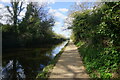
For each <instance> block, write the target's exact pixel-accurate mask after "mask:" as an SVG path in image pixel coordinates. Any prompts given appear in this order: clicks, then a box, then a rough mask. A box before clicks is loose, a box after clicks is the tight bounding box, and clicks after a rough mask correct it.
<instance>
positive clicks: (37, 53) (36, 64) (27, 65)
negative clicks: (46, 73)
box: [2, 41, 67, 80]
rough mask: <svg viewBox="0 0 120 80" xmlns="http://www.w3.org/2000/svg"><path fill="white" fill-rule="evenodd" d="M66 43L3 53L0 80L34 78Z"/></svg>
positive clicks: (30, 79)
mask: <svg viewBox="0 0 120 80" xmlns="http://www.w3.org/2000/svg"><path fill="white" fill-rule="evenodd" d="M66 43H67V41H66V42H63V43H62V44H59V45H57V46H55V45H54V46H51V48H30V49H28V48H27V49H20V50H19V49H17V50H14V51H9V53H5V54H3V68H2V77H3V79H2V80H35V77H36V75H37V74H38V73H39V72H41V71H42V69H43V68H44V67H45V66H46V65H48V63H49V62H50V61H51V60H52V59H53V58H54V56H55V55H56V54H58V53H59V51H61V49H62V48H63V47H64V46H65V44H66Z"/></svg>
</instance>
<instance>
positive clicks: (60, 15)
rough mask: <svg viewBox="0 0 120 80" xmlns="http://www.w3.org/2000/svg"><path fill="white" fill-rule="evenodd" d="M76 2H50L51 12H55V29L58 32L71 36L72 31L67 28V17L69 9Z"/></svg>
mask: <svg viewBox="0 0 120 80" xmlns="http://www.w3.org/2000/svg"><path fill="white" fill-rule="evenodd" d="M73 4H74V2H55V3H53V4H50V5H49V6H50V10H49V12H50V13H52V14H53V16H54V17H55V20H56V21H55V26H54V27H53V30H54V31H55V32H56V33H58V34H62V35H64V36H66V37H70V35H71V31H70V30H67V27H68V26H67V24H66V23H65V22H66V19H67V18H68V13H69V9H70V8H71V6H72V5H73Z"/></svg>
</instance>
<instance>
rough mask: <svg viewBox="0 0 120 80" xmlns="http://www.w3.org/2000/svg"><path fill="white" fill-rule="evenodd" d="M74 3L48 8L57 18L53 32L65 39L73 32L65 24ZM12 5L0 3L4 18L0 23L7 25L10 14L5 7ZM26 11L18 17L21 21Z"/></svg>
mask: <svg viewBox="0 0 120 80" xmlns="http://www.w3.org/2000/svg"><path fill="white" fill-rule="evenodd" d="M73 4H74V2H52V3H51V2H50V3H49V4H48V5H47V7H48V8H49V11H48V12H49V13H50V14H51V15H53V16H54V18H55V25H54V26H53V29H52V30H53V31H54V32H55V33H57V34H61V35H63V36H65V37H67V38H68V37H70V35H71V31H70V30H67V29H66V28H67V24H66V23H65V20H66V19H67V18H68V17H67V16H68V12H69V9H70V8H71V5H73ZM8 5H10V2H8V1H4V0H2V1H0V8H2V10H0V14H1V15H2V16H4V17H2V19H0V22H1V23H3V24H5V23H6V20H8V18H6V17H5V15H9V12H8V11H7V9H6V8H5V6H8ZM23 6H24V7H26V6H27V2H26V3H25V4H24V5H23ZM25 11H26V9H24V11H23V12H21V13H20V16H19V17H18V18H19V19H22V18H23V17H24V15H25Z"/></svg>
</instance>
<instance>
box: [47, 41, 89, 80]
mask: <svg viewBox="0 0 120 80" xmlns="http://www.w3.org/2000/svg"><path fill="white" fill-rule="evenodd" d="M53 78H54V79H53ZM58 78H59V79H60V78H61V79H62V80H63V79H64V80H68V79H69V80H76V79H77V78H79V79H80V80H82V79H83V78H84V80H88V78H89V76H88V74H87V73H86V71H85V67H84V66H83V63H82V59H81V57H80V55H79V53H78V50H77V47H76V46H75V45H74V44H73V42H71V41H70V42H69V44H68V45H67V47H66V48H65V50H64V52H63V53H62V55H61V56H60V58H59V60H58V62H57V63H56V65H55V67H54V68H53V70H52V72H51V74H50V77H49V80H52V79H53V80H56V79H58ZM79 79H78V80H79Z"/></svg>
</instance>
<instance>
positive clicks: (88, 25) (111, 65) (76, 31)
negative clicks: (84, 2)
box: [71, 2, 120, 78]
mask: <svg viewBox="0 0 120 80" xmlns="http://www.w3.org/2000/svg"><path fill="white" fill-rule="evenodd" d="M119 8H120V2H105V3H103V5H101V6H100V7H97V8H94V9H92V10H89V9H87V10H84V11H82V12H79V11H76V12H74V13H72V14H71V15H72V16H73V18H74V20H73V24H72V26H71V29H72V30H73V33H72V38H73V40H74V42H75V44H76V45H77V46H79V47H80V48H79V51H80V53H81V55H82V56H83V61H84V63H85V66H86V68H87V71H88V72H89V73H90V75H91V77H93V78H96V77H99V78H110V77H114V76H113V73H114V72H117V71H118V70H119V69H118V67H119V65H120V36H119V34H120V15H119V13H120V10H119ZM83 42H84V43H83Z"/></svg>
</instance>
